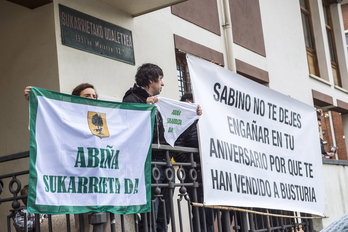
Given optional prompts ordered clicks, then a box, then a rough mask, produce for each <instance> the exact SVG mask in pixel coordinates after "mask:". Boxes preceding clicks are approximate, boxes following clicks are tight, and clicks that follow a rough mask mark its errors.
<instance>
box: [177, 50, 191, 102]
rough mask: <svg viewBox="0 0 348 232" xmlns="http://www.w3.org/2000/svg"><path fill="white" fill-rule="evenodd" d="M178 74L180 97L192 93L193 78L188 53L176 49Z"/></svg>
mask: <svg viewBox="0 0 348 232" xmlns="http://www.w3.org/2000/svg"><path fill="white" fill-rule="evenodd" d="M176 76H177V78H178V88H179V94H180V97H181V96H182V95H184V94H185V93H191V92H192V89H191V80H190V75H189V72H188V67H187V61H186V53H182V52H180V51H179V50H176Z"/></svg>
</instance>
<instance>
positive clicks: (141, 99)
mask: <svg viewBox="0 0 348 232" xmlns="http://www.w3.org/2000/svg"><path fill="white" fill-rule="evenodd" d="M162 79H163V71H162V69H161V68H160V67H158V66H157V65H155V64H150V63H147V64H143V65H142V66H140V67H139V68H138V70H137V73H136V75H135V82H136V83H135V84H134V86H133V87H132V88H130V89H129V90H128V91H127V92H126V93H125V95H124V97H123V102H131V103H143V104H154V103H156V102H157V101H158V98H157V97H156V95H158V94H160V93H161V91H162V87H163V86H164V83H163V80H162ZM153 143H158V144H167V143H166V142H165V139H164V128H163V123H162V117H161V115H160V113H159V112H158V111H157V114H156V119H155V128H154V136H153ZM152 161H153V162H166V161H167V160H166V152H165V151H152ZM156 168H158V170H159V173H160V177H159V180H157V181H155V180H153V181H152V182H153V183H156V184H161V183H168V182H174V176H173V178H172V179H169V178H166V176H165V169H167V168H169V169H172V171H173V168H172V167H166V166H163V165H156ZM173 173H174V171H173ZM153 192H154V191H153ZM160 194H161V195H163V200H164V201H165V205H166V207H165V209H166V218H165V217H164V213H163V209H164V208H163V205H162V204H163V203H162V201H161V200H160V199H159V198H158V197H156V196H154V197H156V199H155V200H156V201H155V202H156V203H155V208H154V209H152V210H153V211H154V213H155V217H156V231H157V232H161V231H166V227H167V224H168V223H169V221H170V215H171V213H170V207H169V201H170V193H169V188H162V189H161V193H160ZM142 224H144V222H142Z"/></svg>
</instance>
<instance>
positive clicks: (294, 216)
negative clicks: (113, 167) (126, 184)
mask: <svg viewBox="0 0 348 232" xmlns="http://www.w3.org/2000/svg"><path fill="white" fill-rule="evenodd" d="M153 150H163V151H165V153H166V157H165V159H163V160H161V161H153V162H152V176H153V179H154V181H153V182H152V188H153V191H152V208H154V207H155V204H156V202H162V203H163V204H159V208H158V212H160V211H161V212H163V215H164V218H163V219H164V225H166V224H167V216H166V215H167V214H168V213H169V214H171V215H172V217H171V218H170V221H169V223H168V228H167V229H168V231H172V232H176V231H178V232H179V231H181V232H187V231H215V232H216V231H218V232H232V231H233V232H247V231H253V232H258V231H259V232H261V231H297V230H299V231H314V229H313V225H312V220H311V219H310V218H306V217H308V216H310V215H307V214H302V213H299V212H289V211H281V210H270V209H255V208H248V209H246V208H234V207H221V206H214V207H213V208H206V207H203V205H202V204H201V203H200V202H202V199H200V196H202V195H201V193H202V182H201V178H200V175H199V172H200V168H199V164H198V163H196V162H195V159H194V156H195V154H196V155H197V154H198V149H196V148H185V147H174V148H172V147H170V146H160V147H159V148H158V147H157V145H153ZM177 153H184V154H185V156H186V155H187V156H188V159H187V160H189V161H188V162H172V161H171V156H172V155H173V154H177ZM28 157H29V152H28V151H26V152H21V153H17V154H11V155H5V156H0V165H6V164H7V163H8V162H13V161H16V160H18V159H26V158H28ZM28 166H29V165H28ZM161 168H163V169H164V170H165V172H159V171H158V170H159V169H161ZM159 173H165V174H164V176H159V175H158V174H159ZM28 174H29V170H28V169H26V170H23V171H19V172H16V173H7V174H3V175H0V179H2V180H3V181H4V183H5V186H4V188H3V189H2V190H3V192H2V195H0V197H1V198H0V210H1V211H2V212H4V210H6V211H8V214H7V215H8V216H7V219H5V218H0V222H5V221H7V223H6V224H7V229H6V231H13V230H14V228H13V226H12V224H13V215H14V214H15V213H16V211H19V206H20V201H22V199H25V198H26V195H23V196H20V194H19V192H20V189H21V188H22V187H23V186H24V185H25V184H26V183H27V182H25V183H21V181H20V180H24V179H27V178H28ZM174 174H176V179H175V180H174V179H173V175H174ZM160 178H162V179H164V181H163V182H162V183H159V181H158V180H159V179H160ZM7 183H8V185H7ZM164 194H169V198H168V199H170V200H168V201H167V202H166V201H163V196H164ZM2 197H4V198H2ZM8 208H10V210H7V209H8ZM89 217H90V219H91V223H92V224H94V225H93V226H94V231H103V225H104V223H106V224H105V225H106V228H107V231H145V232H146V231H157V229H156V220H155V219H154V218H155V217H156V215H155V213H154V212H153V211H152V212H149V213H143V214H136V215H134V214H131V215H114V214H111V213H110V214H109V213H108V214H107V215H105V214H103V213H102V214H94V213H93V214H90V216H89ZM40 218H41V219H42V218H44V219H42V220H41V221H42V223H41V224H40V223H39V222H40ZM77 218H78V219H79V221H80V223H79V226H80V227H79V228H80V229H79V230H78V231H81V232H83V231H85V226H86V221H85V220H86V217H84V215H79V216H75V215H69V214H67V215H47V217H46V216H45V217H43V215H35V223H36V231H50V232H51V231H67V232H69V231H76V227H75V226H76V225H75V219H77ZM87 220H88V219H87ZM105 221H106V222H105ZM208 222H211V223H208ZM1 224H2V223H1ZM77 224H78V223H77ZM209 225H212V228H210V229H208V228H207V227H208V226H209ZM87 226H89V225H88V223H87ZM3 228H5V227H3ZM165 231H167V230H165Z"/></svg>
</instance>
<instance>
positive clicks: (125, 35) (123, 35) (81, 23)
mask: <svg viewBox="0 0 348 232" xmlns="http://www.w3.org/2000/svg"><path fill="white" fill-rule="evenodd" d="M59 19H60V28H61V35H62V44H64V45H66V46H69V47H73V48H76V49H79V50H82V51H86V52H90V53H93V54H97V55H100V56H104V57H108V58H111V59H115V60H119V61H122V62H125V63H128V64H133V65H134V64H135V61H134V49H133V37H132V32H131V31H130V30H127V29H125V28H122V27H119V26H117V25H114V24H112V23H109V22H106V21H104V20H101V19H98V18H95V17H93V16H90V15H87V14H84V13H82V12H79V11H77V10H74V9H71V8H69V7H66V6H63V5H59Z"/></svg>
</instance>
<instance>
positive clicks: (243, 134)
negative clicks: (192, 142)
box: [187, 55, 325, 215]
mask: <svg viewBox="0 0 348 232" xmlns="http://www.w3.org/2000/svg"><path fill="white" fill-rule="evenodd" d="M187 60H188V64H189V70H190V77H191V81H192V85H193V94H194V96H195V101H196V102H197V103H199V104H200V105H201V107H202V109H204V114H203V115H202V116H201V118H200V120H199V122H198V127H199V136H200V154H201V162H202V172H203V182H204V183H203V186H204V201H205V204H207V205H229V206H241V207H258V208H271V209H280V210H290V211H299V212H306V213H312V214H317V215H323V212H324V201H325V199H324V190H323V181H322V158H321V152H320V143H319V134H318V133H319V132H318V124H317V118H316V111H315V109H314V108H313V107H311V106H309V105H306V104H304V103H302V102H299V101H297V100H295V99H292V98H291V97H289V96H285V95H283V94H280V93H278V92H276V91H274V90H272V89H269V88H267V87H265V86H263V85H260V84H258V83H256V82H253V81H251V80H249V79H246V78H244V77H242V76H240V75H238V74H236V73H234V72H230V71H229V70H227V69H224V68H221V67H219V66H217V65H215V64H212V63H209V62H207V61H204V60H201V59H198V58H196V57H193V56H189V55H188V56H187Z"/></svg>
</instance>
